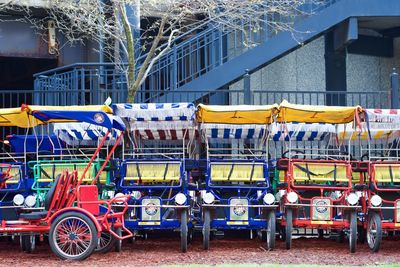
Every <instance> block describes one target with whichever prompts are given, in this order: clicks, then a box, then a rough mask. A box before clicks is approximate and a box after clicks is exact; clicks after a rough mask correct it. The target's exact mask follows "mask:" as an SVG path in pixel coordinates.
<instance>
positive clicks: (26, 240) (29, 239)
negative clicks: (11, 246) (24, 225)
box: [20, 234, 36, 253]
mask: <svg viewBox="0 0 400 267" xmlns="http://www.w3.org/2000/svg"><path fill="white" fill-rule="evenodd" d="M20 245H21V249H22V251H24V252H27V253H32V252H33V251H35V248H36V236H35V235H23V234H21V235H20Z"/></svg>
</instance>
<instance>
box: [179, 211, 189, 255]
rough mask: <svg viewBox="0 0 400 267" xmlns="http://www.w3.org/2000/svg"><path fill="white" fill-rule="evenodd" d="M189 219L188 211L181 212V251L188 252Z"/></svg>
mask: <svg viewBox="0 0 400 267" xmlns="http://www.w3.org/2000/svg"><path fill="white" fill-rule="evenodd" d="M187 224H188V218H187V212H186V210H183V211H182V212H181V231H180V232H181V251H182V252H184V253H185V252H187V249H188V225H187Z"/></svg>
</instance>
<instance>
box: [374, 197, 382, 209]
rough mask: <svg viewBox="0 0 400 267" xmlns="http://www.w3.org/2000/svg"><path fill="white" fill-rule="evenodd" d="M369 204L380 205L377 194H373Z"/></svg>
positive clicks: (380, 201)
mask: <svg viewBox="0 0 400 267" xmlns="http://www.w3.org/2000/svg"><path fill="white" fill-rule="evenodd" d="M371 204H372V206H374V207H379V206H380V205H382V198H381V197H380V196H378V195H373V196H372V197H371Z"/></svg>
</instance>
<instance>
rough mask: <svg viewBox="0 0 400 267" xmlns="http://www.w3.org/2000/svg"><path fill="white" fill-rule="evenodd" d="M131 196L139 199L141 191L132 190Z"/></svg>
mask: <svg viewBox="0 0 400 267" xmlns="http://www.w3.org/2000/svg"><path fill="white" fill-rule="evenodd" d="M131 196H132V197H133V198H134V199H136V200H139V199H140V198H141V197H142V193H140V192H139V191H132V193H131Z"/></svg>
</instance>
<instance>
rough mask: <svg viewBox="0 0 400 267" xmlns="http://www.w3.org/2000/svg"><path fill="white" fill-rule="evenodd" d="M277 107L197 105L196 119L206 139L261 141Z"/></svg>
mask: <svg viewBox="0 0 400 267" xmlns="http://www.w3.org/2000/svg"><path fill="white" fill-rule="evenodd" d="M277 110H278V105H276V104H274V105H251V106H250V105H232V106H216V105H202V104H200V105H198V107H197V112H196V118H197V121H198V122H199V123H200V128H201V130H202V132H203V134H204V135H205V136H206V137H207V138H212V139H219V140H221V139H222V140H229V139H263V138H265V137H266V135H267V133H268V131H267V125H269V124H271V123H272V121H273V118H274V116H275V115H276V113H277Z"/></svg>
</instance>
